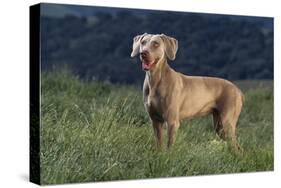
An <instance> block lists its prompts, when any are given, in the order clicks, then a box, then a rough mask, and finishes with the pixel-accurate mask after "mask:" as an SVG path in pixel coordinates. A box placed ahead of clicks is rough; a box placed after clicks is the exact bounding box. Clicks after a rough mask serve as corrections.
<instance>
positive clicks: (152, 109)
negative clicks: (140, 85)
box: [144, 90, 164, 121]
mask: <svg viewBox="0 0 281 188" xmlns="http://www.w3.org/2000/svg"><path fill="white" fill-rule="evenodd" d="M144 105H145V108H146V110H147V112H148V113H149V115H150V117H151V118H154V119H157V120H161V121H163V114H162V113H163V106H164V100H163V97H162V96H161V95H160V93H159V92H158V91H154V90H150V91H147V92H146V93H144Z"/></svg>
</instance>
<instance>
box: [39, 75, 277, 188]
mask: <svg viewBox="0 0 281 188" xmlns="http://www.w3.org/2000/svg"><path fill="white" fill-rule="evenodd" d="M254 83H255V84H254ZM237 84H238V85H240V84H241V87H242V89H243V91H244V94H245V98H246V100H245V105H244V108H243V111H242V114H241V116H240V119H239V122H238V140H239V143H240V145H241V146H242V148H243V149H244V152H243V154H241V155H236V154H234V153H232V152H231V151H230V150H229V148H228V146H227V144H226V143H225V142H224V141H221V140H220V139H219V138H218V136H216V134H215V131H214V129H213V124H212V118H211V116H209V117H204V118H197V119H193V120H191V121H184V122H183V123H182V124H181V127H180V129H179V132H178V135H177V139H176V143H175V145H174V147H173V148H172V149H171V150H168V151H163V152H159V151H156V150H155V147H154V135H153V131H152V128H151V124H150V121H149V118H148V115H147V114H146V112H145V111H144V106H143V103H142V91H141V88H136V87H133V86H121V85H119V86H118V85H112V84H109V83H101V82H97V81H92V82H86V81H81V80H79V79H78V78H76V77H74V76H72V75H71V74H70V73H68V72H67V71H63V72H54V73H44V74H43V75H42V99H41V115H42V118H41V122H42V126H41V128H40V130H41V141H40V142H41V152H40V160H41V183H42V184H60V183H71V182H89V181H108V180H125V179H140V178H155V177H172V176H193V175H205V174H221V173H240V172H255V171H269V170H273V166H274V165H273V161H274V160H273V91H272V87H264V86H265V85H266V86H268V85H269V84H260V83H259V82H258V81H254V82H253V81H252V82H250V84H249V82H247V83H246V84H245V82H241V81H240V82H237ZM252 85H255V86H256V87H254V88H253V87H251V86H252ZM271 86H272V82H271ZM249 88H250V89H249ZM165 136H166V135H165Z"/></svg>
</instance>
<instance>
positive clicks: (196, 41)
mask: <svg viewBox="0 0 281 188" xmlns="http://www.w3.org/2000/svg"><path fill="white" fill-rule="evenodd" d="M144 32H147V33H159V34H160V33H165V34H166V35H169V36H173V37H175V38H176V39H178V42H179V50H178V53H177V57H176V60H175V61H174V62H170V66H171V67H172V68H174V69H175V70H177V71H179V72H182V73H184V74H187V75H203V76H217V77H222V78H226V79H229V80H245V79H248V80H253V79H273V18H265V17H249V16H247V17H246V16H232V15H218V14H201V13H186V12H173V11H151V10H138V9H121V8H103V7H90V6H73V5H59V4H58V5H57V4H41V52H42V53H41V60H42V62H41V63H42V64H41V67H42V70H43V71H52V70H54V69H59V68H61V67H67V68H69V69H70V70H71V71H72V72H73V73H74V74H75V75H77V76H79V78H81V79H86V80H92V79H98V80H106V81H109V82H112V83H122V84H137V85H139V84H142V82H143V78H144V75H145V74H144V72H143V71H142V69H141V64H140V62H139V60H138V59H137V58H135V59H132V58H131V57H130V53H131V49H132V41H133V37H134V36H135V35H138V34H142V33H144Z"/></svg>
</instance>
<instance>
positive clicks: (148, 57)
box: [131, 33, 178, 71]
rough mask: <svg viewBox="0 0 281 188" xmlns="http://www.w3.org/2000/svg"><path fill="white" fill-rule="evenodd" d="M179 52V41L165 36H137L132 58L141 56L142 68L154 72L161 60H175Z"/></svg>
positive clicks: (145, 34)
mask: <svg viewBox="0 0 281 188" xmlns="http://www.w3.org/2000/svg"><path fill="white" fill-rule="evenodd" d="M177 50H178V41H177V40H176V39H174V38H173V37H169V36H166V35H164V34H156V35H153V34H147V33H144V34H142V35H137V36H135V37H134V42H133V51H132V53H131V57H135V56H136V55H138V54H140V59H141V62H142V68H143V70H145V71H148V70H152V69H154V68H155V67H157V66H158V65H159V60H162V59H163V58H168V59H170V60H174V59H175V58H176V53H177Z"/></svg>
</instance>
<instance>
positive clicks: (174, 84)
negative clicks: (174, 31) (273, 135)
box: [131, 33, 244, 150]
mask: <svg viewBox="0 0 281 188" xmlns="http://www.w3.org/2000/svg"><path fill="white" fill-rule="evenodd" d="M177 49H178V41H177V40H176V39H175V38H172V37H169V36H166V35H164V34H155V35H153V34H147V33H144V34H142V35H137V36H136V37H134V41H133V50H132V53H131V57H135V56H136V55H137V54H140V60H141V62H142V68H143V70H144V71H146V76H145V80H144V84H143V97H144V105H145V108H146V110H147V112H148V114H149V116H150V119H151V121H152V124H153V128H154V132H155V136H156V143H157V147H158V148H162V142H163V128H164V124H165V123H166V124H167V128H168V148H169V147H170V146H171V145H172V144H173V143H174V141H175V134H176V132H177V129H178V128H179V126H180V121H181V120H183V119H190V118H193V117H198V116H203V115H207V114H212V115H213V121H214V127H215V130H216V132H217V134H218V135H219V136H220V137H221V138H222V139H224V140H228V141H229V143H230V144H231V146H233V147H234V149H235V150H238V149H239V145H238V143H237V139H236V124H237V121H238V117H239V114H240V112H241V109H242V105H243V98H244V97H243V94H242V92H241V91H240V90H239V89H238V88H237V87H236V86H235V85H234V84H233V83H231V82H229V81H227V80H224V79H220V78H213V77H200V76H186V75H184V74H181V73H179V72H176V71H175V70H173V69H172V68H171V67H170V66H169V65H168V62H167V59H169V60H174V59H175V57H176V52H177Z"/></svg>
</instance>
